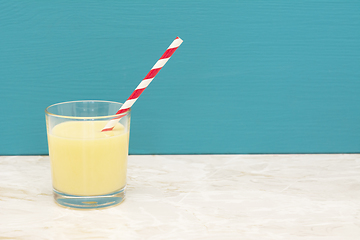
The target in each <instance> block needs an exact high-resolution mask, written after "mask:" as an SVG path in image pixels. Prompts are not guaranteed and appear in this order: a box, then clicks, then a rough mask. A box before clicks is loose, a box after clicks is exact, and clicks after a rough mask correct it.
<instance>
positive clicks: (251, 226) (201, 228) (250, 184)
mask: <svg viewBox="0 0 360 240" xmlns="http://www.w3.org/2000/svg"><path fill="white" fill-rule="evenodd" d="M13 238H15V239H245V240H247V239H256V240H259V239H261V240H264V239H287V240H289V239H296V240H297V239H301V240H303V239H315V240H318V239H321V240H325V239H326V240H332V239H341V240H346V239H357V240H358V239H360V154H327V155H326V154H316V155H157V156H150V155H142V156H134V155H132V156H130V157H129V164H128V187H127V198H126V200H125V201H124V202H123V203H122V204H120V205H118V206H115V207H111V208H106V209H102V210H73V209H67V208H63V207H60V206H58V205H57V204H55V202H54V200H53V197H52V187H51V173H50V162H49V157H48V156H1V157H0V239H13Z"/></svg>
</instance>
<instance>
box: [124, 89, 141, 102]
mask: <svg viewBox="0 0 360 240" xmlns="http://www.w3.org/2000/svg"><path fill="white" fill-rule="evenodd" d="M144 90H145V88H141V89H136V90H135V91H134V92H133V93H132V94H131V95H130V97H129V98H128V100H130V99H134V98H138V97H139V96H140V95H141V94H142V92H143V91H144Z"/></svg>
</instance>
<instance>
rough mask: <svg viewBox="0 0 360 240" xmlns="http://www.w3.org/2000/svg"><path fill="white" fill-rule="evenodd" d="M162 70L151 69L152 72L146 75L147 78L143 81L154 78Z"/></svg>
mask: <svg viewBox="0 0 360 240" xmlns="http://www.w3.org/2000/svg"><path fill="white" fill-rule="evenodd" d="M160 70H161V68H155V69H151V70H150V72H149V73H148V74H147V75H146V77H145V78H144V79H143V80H145V79H149V78H154V77H155V76H156V74H158V72H159V71H160Z"/></svg>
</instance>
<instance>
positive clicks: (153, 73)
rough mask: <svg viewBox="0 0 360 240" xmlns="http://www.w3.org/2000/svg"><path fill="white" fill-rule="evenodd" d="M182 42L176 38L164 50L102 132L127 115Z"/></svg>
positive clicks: (111, 127) (110, 128)
mask: <svg viewBox="0 0 360 240" xmlns="http://www.w3.org/2000/svg"><path fill="white" fill-rule="evenodd" d="M182 42H183V40H181V38H179V37H176V38H175V40H174V41H173V42H172V43H171V44H170V46H169V47H168V48H167V49H166V51H165V52H164V54H163V55H162V56H161V58H160V59H159V60H158V61H157V62H156V63H155V65H154V66H153V67H152V68H151V70H150V72H149V73H148V74H147V75H146V76H145V78H144V79H143V80H142V81H141V82H140V84H139V85H138V86H137V87H136V89H135V90H134V92H133V93H132V94H131V95H130V97H129V98H128V99H127V100H126V102H125V103H124V104H123V105H122V106H121V108H120V109H119V111H117V112H116V115H118V116H116V117H114V118H113V119H111V120H110V121H109V122H108V123H107V124H106V126H105V127H104V128H103V129H102V130H101V131H102V132H105V131H111V130H112V129H113V128H114V127H115V125H116V124H117V123H118V122H119V120H120V119H121V118H122V117H124V116H126V115H127V111H128V110H129V109H130V108H131V106H132V105H133V104H134V103H135V102H136V100H137V99H138V98H139V96H140V95H141V93H142V92H143V91H144V90H145V88H146V87H147V86H149V84H150V83H151V81H152V80H153V79H154V78H155V76H156V74H158V72H159V71H160V70H161V68H162V67H163V66H164V65H165V63H166V62H167V61H168V60H169V59H170V57H171V56H172V55H173V53H174V52H175V51H176V49H177V48H178V47H179V46H180V45H181V43H182Z"/></svg>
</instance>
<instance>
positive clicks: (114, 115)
mask: <svg viewBox="0 0 360 240" xmlns="http://www.w3.org/2000/svg"><path fill="white" fill-rule="evenodd" d="M77 102H102V103H116V104H121V106H122V105H124V104H123V103H120V102H115V101H105V100H76V101H67V102H59V103H54V104H52V105H50V106H48V107H47V108H45V114H47V115H49V116H53V117H59V118H68V119H106V118H114V117H117V116H118V114H113V115H106V116H96V117H75V116H67V115H59V114H55V113H51V112H49V108H51V107H54V106H58V105H63V104H68V103H77ZM130 112H131V108H129V110H127V111H126V112H124V113H122V114H125V116H126V115H128V114H129V113H130ZM125 116H124V117H125Z"/></svg>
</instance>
